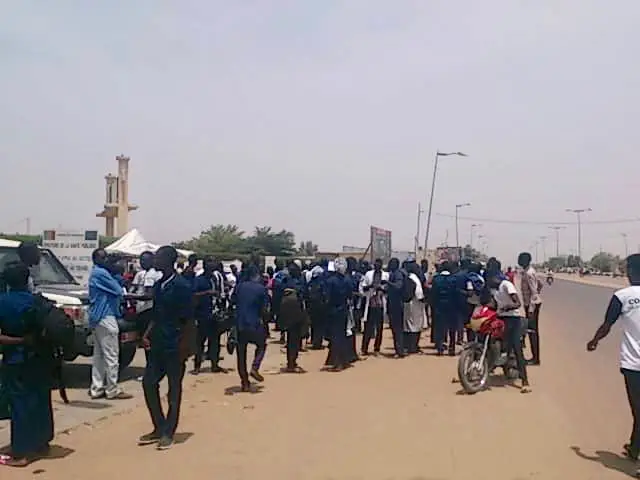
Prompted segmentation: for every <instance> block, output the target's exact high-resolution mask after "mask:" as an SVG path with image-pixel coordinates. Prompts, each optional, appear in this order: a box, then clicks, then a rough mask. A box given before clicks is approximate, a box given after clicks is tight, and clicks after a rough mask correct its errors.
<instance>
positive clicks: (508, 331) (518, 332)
mask: <svg viewBox="0 0 640 480" xmlns="http://www.w3.org/2000/svg"><path fill="white" fill-rule="evenodd" d="M500 318H501V319H502V320H503V321H504V340H505V346H506V349H507V355H511V354H512V353H513V354H514V355H515V357H516V363H517V365H518V372H519V373H520V379H521V380H522V383H523V384H524V385H528V384H529V377H528V376H527V364H526V362H525V360H524V353H523V352H522V318H521V317H500Z"/></svg>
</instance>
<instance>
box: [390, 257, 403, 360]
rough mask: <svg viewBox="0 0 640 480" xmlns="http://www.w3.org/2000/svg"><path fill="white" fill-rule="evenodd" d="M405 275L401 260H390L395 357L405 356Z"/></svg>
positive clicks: (391, 315) (392, 332) (391, 313)
mask: <svg viewBox="0 0 640 480" xmlns="http://www.w3.org/2000/svg"><path fill="white" fill-rule="evenodd" d="M404 282H405V275H404V273H402V271H401V270H400V261H399V260H398V259H397V258H392V259H391V260H389V283H388V287H387V288H388V290H387V298H388V304H387V307H388V314H389V326H390V327H391V334H392V335H393V347H394V350H395V355H394V357H395V358H403V357H405V355H406V354H405V345H404V331H403V322H404V302H403V300H402V295H403V287H404Z"/></svg>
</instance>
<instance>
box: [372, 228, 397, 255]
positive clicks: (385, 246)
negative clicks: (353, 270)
mask: <svg viewBox="0 0 640 480" xmlns="http://www.w3.org/2000/svg"><path fill="white" fill-rule="evenodd" d="M370 242H371V262H373V261H374V260H375V259H376V258H381V259H382V261H383V262H384V263H385V264H386V263H387V262H388V261H389V260H390V259H391V253H392V250H391V231H390V230H384V229H382V228H378V227H373V226H372V227H371V240H370Z"/></svg>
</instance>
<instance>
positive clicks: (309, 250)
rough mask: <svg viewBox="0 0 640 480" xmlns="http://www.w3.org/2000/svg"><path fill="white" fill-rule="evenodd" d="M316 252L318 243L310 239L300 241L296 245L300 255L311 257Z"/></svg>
mask: <svg viewBox="0 0 640 480" xmlns="http://www.w3.org/2000/svg"><path fill="white" fill-rule="evenodd" d="M316 253H318V245H316V244H315V243H313V242H312V241H310V240H306V241H304V242H300V246H299V247H298V255H302V256H303V257H313V256H315V254H316Z"/></svg>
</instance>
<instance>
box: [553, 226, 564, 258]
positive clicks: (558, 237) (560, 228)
mask: <svg viewBox="0 0 640 480" xmlns="http://www.w3.org/2000/svg"><path fill="white" fill-rule="evenodd" d="M549 228H550V229H551V230H554V231H555V232H556V257H559V256H560V230H564V229H565V228H566V227H559V226H553V227H549Z"/></svg>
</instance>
